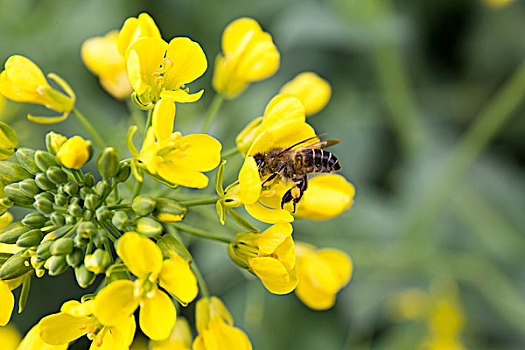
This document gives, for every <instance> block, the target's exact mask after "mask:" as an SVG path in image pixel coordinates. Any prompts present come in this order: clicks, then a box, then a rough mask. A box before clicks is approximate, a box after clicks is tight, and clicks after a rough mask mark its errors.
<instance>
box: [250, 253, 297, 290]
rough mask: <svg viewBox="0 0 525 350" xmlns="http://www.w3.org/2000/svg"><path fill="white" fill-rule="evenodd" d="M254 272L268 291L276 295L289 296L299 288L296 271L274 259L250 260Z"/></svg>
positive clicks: (260, 258)
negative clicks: (288, 268) (289, 269)
mask: <svg viewBox="0 0 525 350" xmlns="http://www.w3.org/2000/svg"><path fill="white" fill-rule="evenodd" d="M249 263H250V267H251V268H252V270H253V272H254V273H255V274H256V275H257V276H258V277H259V278H260V279H261V282H262V283H263V284H264V286H265V287H266V289H268V291H270V292H271V293H274V294H288V293H290V292H292V291H293V290H294V289H295V287H296V286H297V278H296V276H295V272H294V271H288V270H287V269H286V268H285V266H284V265H283V264H282V263H281V262H280V261H278V260H277V259H275V258H272V257H258V258H253V259H250V260H249Z"/></svg>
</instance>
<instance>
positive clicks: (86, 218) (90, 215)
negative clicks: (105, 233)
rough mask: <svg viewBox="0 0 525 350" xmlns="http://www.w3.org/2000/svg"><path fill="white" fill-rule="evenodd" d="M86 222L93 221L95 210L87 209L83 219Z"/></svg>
mask: <svg viewBox="0 0 525 350" xmlns="http://www.w3.org/2000/svg"><path fill="white" fill-rule="evenodd" d="M82 219H83V220H84V221H90V220H91V219H93V210H89V209H85V210H84V216H83V217H82Z"/></svg>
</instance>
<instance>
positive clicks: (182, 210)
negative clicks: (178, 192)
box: [153, 198, 188, 222]
mask: <svg viewBox="0 0 525 350" xmlns="http://www.w3.org/2000/svg"><path fill="white" fill-rule="evenodd" d="M187 211H188V209H187V208H186V207H185V206H183V205H181V204H180V203H179V202H177V201H176V200H173V199H171V198H157V199H155V210H154V212H153V215H154V216H155V217H156V218H157V219H159V220H160V221H162V222H178V221H181V220H182V219H183V218H184V216H185V215H186V212H187Z"/></svg>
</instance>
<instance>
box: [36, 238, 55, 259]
mask: <svg viewBox="0 0 525 350" xmlns="http://www.w3.org/2000/svg"><path fill="white" fill-rule="evenodd" d="M52 243H53V241H51V240H48V241H42V242H41V243H40V244H39V245H38V247H37V248H36V257H37V258H38V259H39V260H41V261H44V260H47V259H48V258H50V257H51V252H50V251H49V247H50V246H51V244H52Z"/></svg>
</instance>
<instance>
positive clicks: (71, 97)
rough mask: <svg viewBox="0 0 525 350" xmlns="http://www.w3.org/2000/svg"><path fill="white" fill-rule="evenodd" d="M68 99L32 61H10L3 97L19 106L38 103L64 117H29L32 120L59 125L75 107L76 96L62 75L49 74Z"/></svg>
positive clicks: (0, 87) (2, 76) (2, 79)
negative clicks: (22, 103)
mask: <svg viewBox="0 0 525 350" xmlns="http://www.w3.org/2000/svg"><path fill="white" fill-rule="evenodd" d="M48 78H49V79H51V80H53V81H54V82H56V83H57V84H58V85H59V86H60V87H61V88H62V89H63V90H64V91H65V93H66V94H67V96H66V95H65V94H63V93H61V92H59V91H57V90H55V89H53V88H52V87H51V86H50V85H49V83H48V82H47V80H46V78H45V76H44V73H42V71H41V70H40V68H38V66H37V65H36V64H35V63H34V62H33V61H31V60H30V59H29V58H26V57H24V56H19V55H14V56H11V57H9V58H8V59H7V61H6V63H5V70H4V71H2V72H1V73H0V94H2V95H4V96H5V97H7V98H8V99H10V100H13V101H16V102H26V103H35V104H40V105H43V106H44V107H46V108H48V109H51V110H53V111H56V112H59V113H63V114H62V116H60V117H37V116H33V115H30V114H29V115H28V116H27V117H28V119H29V120H31V121H34V122H37V123H41V124H51V123H58V122H61V121H63V120H65V119H66V118H67V117H68V115H69V112H71V111H72V110H73V106H74V104H75V98H76V97H75V93H74V92H73V90H72V89H71V87H70V86H69V85H68V84H67V83H66V82H65V81H64V80H63V79H62V78H60V77H59V76H58V75H56V74H54V73H50V74H48Z"/></svg>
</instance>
